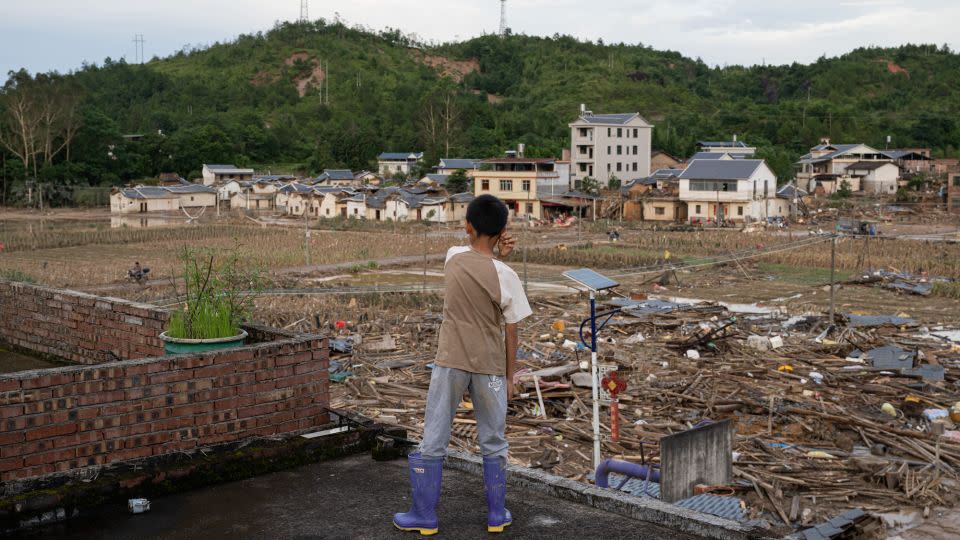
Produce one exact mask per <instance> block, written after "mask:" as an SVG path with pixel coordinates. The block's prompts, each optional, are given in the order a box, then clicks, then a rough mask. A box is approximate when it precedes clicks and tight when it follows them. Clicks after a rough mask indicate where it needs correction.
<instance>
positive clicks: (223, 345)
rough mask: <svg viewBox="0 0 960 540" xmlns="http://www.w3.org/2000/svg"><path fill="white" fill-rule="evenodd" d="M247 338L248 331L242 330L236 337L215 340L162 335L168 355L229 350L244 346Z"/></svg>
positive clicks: (164, 333)
mask: <svg viewBox="0 0 960 540" xmlns="http://www.w3.org/2000/svg"><path fill="white" fill-rule="evenodd" d="M246 338H247V331H246V330H243V329H241V330H240V333H239V334H237V335H235V336H230V337H222V338H213V339H186V338H175V337H170V336H168V335H167V333H166V332H163V333H161V334H160V339H162V340H163V348H164V350H165V351H166V352H167V354H189V353H196V352H203V351H213V350H216V349H229V348H230V347H239V346H240V345H243V340H245V339H246Z"/></svg>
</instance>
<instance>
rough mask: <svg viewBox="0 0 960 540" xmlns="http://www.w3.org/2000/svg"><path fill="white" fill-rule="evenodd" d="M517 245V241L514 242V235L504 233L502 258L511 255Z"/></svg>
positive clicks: (501, 241)
mask: <svg viewBox="0 0 960 540" xmlns="http://www.w3.org/2000/svg"><path fill="white" fill-rule="evenodd" d="M516 243H517V241H516V240H514V238H513V235H511V234H510V233H508V232H504V233H503V234H502V235H500V244H499V245H500V258H501V259H503V258H506V257H507V255H510V253H511V252H512V251H513V248H514V246H515V245H516Z"/></svg>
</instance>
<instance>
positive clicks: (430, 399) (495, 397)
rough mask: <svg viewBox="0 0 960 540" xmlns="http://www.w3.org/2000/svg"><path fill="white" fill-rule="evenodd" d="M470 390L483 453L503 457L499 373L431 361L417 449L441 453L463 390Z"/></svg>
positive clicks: (504, 391)
mask: <svg viewBox="0 0 960 540" xmlns="http://www.w3.org/2000/svg"><path fill="white" fill-rule="evenodd" d="M468 389H469V390H470V400H471V401H472V402H473V414H474V416H475V417H476V419H477V438H478V439H479V442H480V452H481V453H482V454H483V456H484V457H488V456H501V457H503V458H504V459H506V457H507V439H506V437H505V436H504V434H503V432H504V429H506V425H507V387H506V381H505V380H504V378H503V377H501V376H499V375H483V374H480V373H471V372H469V371H463V370H460V369H455V368H447V367H441V366H437V365H434V366H433V373H432V374H431V375H430V390H429V391H428V392H427V411H426V419H425V420H424V426H423V441H421V442H420V453H421V454H423V455H424V456H426V457H444V456H446V455H447V445H448V444H450V428H451V427H452V426H453V418H454V415H456V414H457V407H458V406H459V405H460V401H461V400H462V399H463V394H464V392H465V391H466V390H468Z"/></svg>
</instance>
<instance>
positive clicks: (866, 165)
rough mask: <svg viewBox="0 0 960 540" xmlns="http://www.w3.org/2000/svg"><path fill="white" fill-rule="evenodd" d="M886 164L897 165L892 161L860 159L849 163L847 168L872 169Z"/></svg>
mask: <svg viewBox="0 0 960 540" xmlns="http://www.w3.org/2000/svg"><path fill="white" fill-rule="evenodd" d="M884 165H893V166H894V167H896V165H897V164H896V163H893V162H892V161H858V162H856V163H854V164H852V165H847V169H846V170H848V171H849V170H855V171H872V170H874V169H879V168H880V167H883V166H884Z"/></svg>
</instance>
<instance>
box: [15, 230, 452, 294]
mask: <svg viewBox="0 0 960 540" xmlns="http://www.w3.org/2000/svg"><path fill="white" fill-rule="evenodd" d="M57 236H58V235H57V233H54V232H50V233H44V234H43V235H41V236H40V237H38V238H36V239H35V240H34V241H35V242H36V244H37V245H38V246H49V247H38V248H32V247H29V246H27V245H26V244H25V243H24V242H25V241H24V240H22V239H19V240H17V239H15V243H14V244H13V246H14V247H13V249H8V250H7V251H5V252H4V253H0V270H15V271H20V272H23V273H25V274H27V275H29V276H31V277H32V278H33V279H34V280H35V281H37V282H38V283H43V284H48V285H52V286H56V287H82V286H92V285H103V284H108V283H113V282H116V281H118V280H122V279H124V278H125V276H126V271H127V268H129V267H130V266H131V265H132V264H133V262H134V261H139V262H140V264H141V265H143V266H145V267H148V268H150V271H151V274H150V277H151V279H159V278H165V277H172V276H174V275H176V274H177V273H179V269H180V268H179V267H180V263H179V260H178V259H177V255H178V252H179V250H180V249H181V248H182V247H183V246H191V247H207V248H214V249H224V250H227V249H232V248H233V247H234V246H236V248H237V249H238V250H239V253H240V256H241V257H242V258H243V259H245V260H247V261H249V263H250V264H251V265H254V266H257V267H260V268H263V269H266V270H276V269H281V268H288V267H300V266H303V265H305V264H306V255H305V249H304V233H303V231H302V230H298V229H287V228H279V227H269V228H261V227H258V226H254V225H250V226H247V225H200V226H194V227H177V228H160V229H112V230H102V231H86V232H84V233H82V234H80V233H78V234H71V233H69V232H64V233H63V234H62V235H60V236H62V238H58V237H57ZM0 241H2V242H4V243H6V239H0ZM18 242H19V243H18ZM457 243H459V242H458V241H457V240H456V239H453V238H429V239H428V240H427V242H426V249H427V252H428V253H437V252H442V251H444V250H446V248H447V247H449V246H451V245H454V244H457ZM8 245H10V244H8ZM59 246H62V247H59ZM423 251H424V240H423V237H422V236H421V235H417V234H403V233H398V234H394V233H392V232H389V231H382V232H349V231H336V232H333V231H311V237H310V264H311V265H322V264H331V263H342V262H349V261H360V262H365V261H373V260H376V259H380V258H384V257H396V256H403V255H418V254H421V253H423Z"/></svg>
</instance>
